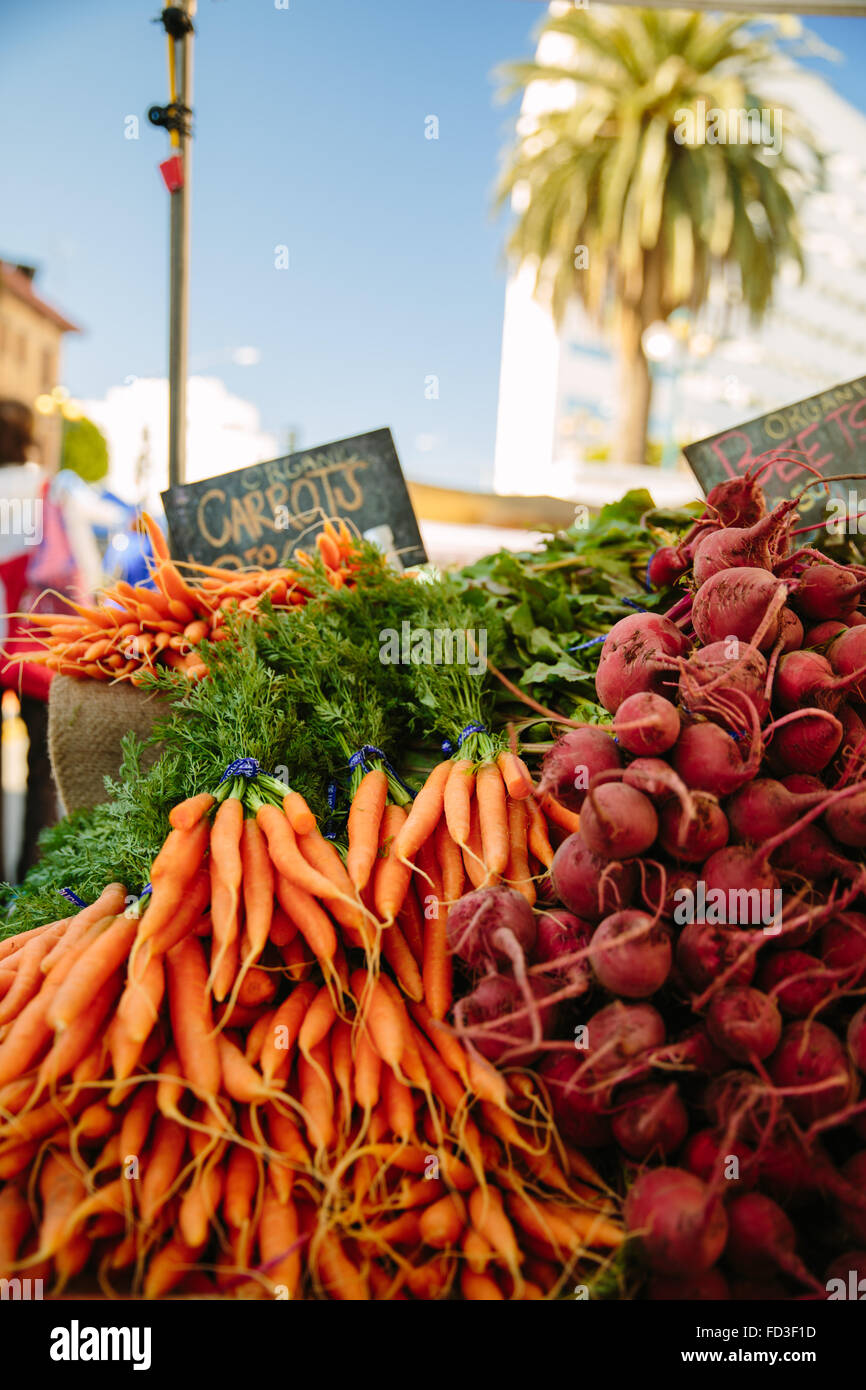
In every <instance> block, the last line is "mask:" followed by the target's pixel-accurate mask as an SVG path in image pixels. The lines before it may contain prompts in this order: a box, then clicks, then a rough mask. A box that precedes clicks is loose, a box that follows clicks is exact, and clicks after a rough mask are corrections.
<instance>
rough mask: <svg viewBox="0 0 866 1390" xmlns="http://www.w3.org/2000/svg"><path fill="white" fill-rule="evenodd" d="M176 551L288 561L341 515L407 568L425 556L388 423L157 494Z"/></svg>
mask: <svg viewBox="0 0 866 1390" xmlns="http://www.w3.org/2000/svg"><path fill="white" fill-rule="evenodd" d="M162 500H163V504H164V506H165V514H166V518H167V520H168V529H169V536H170V539H171V550H172V554H173V555H174V557H175V559H178V560H196V561H198V563H199V564H205V565H220V566H224V567H225V568H227V569H245V568H246V567H247V566H250V565H253V566H257V567H259V568H262V569H273V568H275V567H278V566H282V565H286V564H288V563H289V561H290V559H291V556H292V553H293V551H294V550H295V548H296V547H297V546H299V545H300V546H301V547H302V548H303V549H310V547H311V544H312V542H313V540H314V538H315V536H316V534H317V533H318V532H319V531H320V530H321V527H322V523H323V521H324V520H325V519H326V518H327V517H331V518H336V517H343V518H344V519H345V520H346V521H347V522H348V523H349V525H350V526H354V527H355V528H356V529H357V530H358V532H360V533H361V534H362V535H368V536H370V538H371V539H373V540H375V541H376V542H377V544H379V545H380V546H381V548H382V549H383V550H385V551H386V552H387V553H388V554H389V555H391V556H392V557H394V558H395V560H396V561H397V562H399V564H401V565H403V566H404V567H408V566H410V565H420V564H424V563H425V561H426V559H427V555H426V552H425V550H424V546H423V544H422V541H421V535H420V532H419V530H418V523H417V521H416V519H415V513H414V511H413V510H412V503H411V501H410V500H409V492H408V490H407V487H406V480H405V479H404V477H403V470H402V469H401V467H400V460H399V459H398V457H397V450H396V449H395V447H394V440H393V439H392V437H391V431H390V430H388V429H384V430H373V431H371V433H369V434H359V435H357V436H356V437H355V438H353V439H339V440H336V441H335V442H334V443H333V444H323V445H321V446H320V447H319V448H316V449H304V450H302V451H301V452H299V453H296V454H288V455H286V457H285V458H278V459H271V460H269V462H267V463H256V464H253V465H252V467H250V468H240V469H238V470H237V471H236V472H234V473H223V474H221V475H220V476H219V477H215V478H205V479H203V480H202V481H201V482H197V483H184V484H182V485H181V486H180V487H174V488H169V490H168V491H167V492H164V493H162Z"/></svg>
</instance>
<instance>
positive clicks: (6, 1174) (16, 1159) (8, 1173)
mask: <svg viewBox="0 0 866 1390" xmlns="http://www.w3.org/2000/svg"><path fill="white" fill-rule="evenodd" d="M38 1152H39V1145H38V1144H37V1143H22V1144H13V1145H12V1146H11V1147H9V1148H5V1149H4V1150H3V1152H2V1153H0V1181H3V1182H6V1181H7V1180H8V1179H9V1178H17V1177H18V1175H19V1174H20V1173H25V1172H28V1171H29V1170H30V1168H31V1165H32V1163H33V1160H34V1158H35V1157H36V1155H37V1153H38Z"/></svg>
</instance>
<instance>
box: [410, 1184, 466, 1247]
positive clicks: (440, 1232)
mask: <svg viewBox="0 0 866 1390" xmlns="http://www.w3.org/2000/svg"><path fill="white" fill-rule="evenodd" d="M476 1190H477V1189H476ZM418 1225H419V1229H420V1232H421V1236H422V1238H423V1241H424V1244H425V1245H432V1247H433V1249H434V1250H448V1249H449V1248H450V1247H452V1246H454V1245H456V1244H457V1242H458V1241H459V1239H460V1235H461V1232H462V1231H463V1228H464V1226H465V1225H466V1206H465V1204H464V1202H463V1199H462V1197H460V1196H459V1195H458V1193H456V1192H449V1193H448V1195H447V1196H446V1197H440V1198H439V1200H438V1202H432V1203H431V1204H430V1206H429V1207H427V1209H426V1211H425V1212H424V1213H423V1215H422V1216H421V1219H420V1221H419V1223H418Z"/></svg>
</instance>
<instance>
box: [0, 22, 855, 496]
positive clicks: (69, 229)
mask: <svg viewBox="0 0 866 1390" xmlns="http://www.w3.org/2000/svg"><path fill="white" fill-rule="evenodd" d="M158 8H159V6H158V4H157V3H154V0H122V3H120V0H76V3H74V4H69V3H68V0H37V3H34V4H31V5H14V6H13V5H12V4H8V5H6V6H3V11H4V12H3V14H2V18H0V32H2V38H3V50H2V53H0V91H2V93H3V119H2V136H0V139H2V148H0V208H2V214H0V254H3V255H8V256H13V257H17V258H20V259H24V260H31V261H33V262H34V263H37V264H38V265H40V267H41V273H40V279H39V282H38V283H39V285H40V286H41V288H42V289H43V291H44V293H45V294H46V295H47V296H49V297H50V298H52V299H53V300H54V301H56V302H57V303H58V304H59V305H60V306H61V307H63V308H64V309H65V310H66V311H67V312H68V313H69V314H70V315H71V316H72V317H73V318H74V319H75V320H76V321H77V322H79V323H81V324H82V325H83V326H84V327H85V329H86V333H85V334H83V335H82V336H81V337H80V338H72V339H69V340H67V350H66V366H65V371H64V376H65V384H66V385H68V386H69V388H70V389H71V390H72V391H73V393H74V394H75V395H78V396H83V397H93V396H102V395H103V394H104V393H105V391H106V390H107V389H108V388H109V387H110V386H112V385H117V384H119V383H120V382H122V381H123V379H124V377H126V376H128V375H134V376H146V375H164V374H165V370H166V368H165V361H166V346H165V339H166V327H165V296H166V287H167V246H166V243H167V213H168V207H167V202H168V195H167V193H166V192H165V191H164V188H163V185H162V181H161V179H160V177H159V173H158V169H157V165H158V163H159V162H160V160H162V159H164V158H165V157H166V155H167V153H168V148H167V137H166V136H165V134H164V132H162V131H158V130H155V129H153V128H152V127H150V126H148V125H147V123H146V120H145V119H144V113H145V112H146V109H147V107H148V106H149V105H150V104H151V103H152V102H154V101H158V102H163V101H165V100H166V99H167V79H166V70H165V42H164V38H163V34H162V29H161V27H160V26H158V25H155V24H151V23H150V20H151V19H152V17H153V15H154V14H155V13H157V12H158ZM543 8H544V7H543V6H542V5H540V4H538V3H535V0H327V2H326V0H290V8H289V9H288V10H278V9H276V8H275V5H274V2H273V0H200V2H199V13H198V18H197V28H198V37H197V41H196V91H195V109H196V121H197V126H196V142H195V150H194V181H195V182H194V204H193V223H192V231H193V272H192V288H191V319H190V360H191V366H192V367H193V369H196V368H198V369H199V370H202V371H204V372H206V373H209V374H214V375H218V376H220V377H221V378H222V379H223V380H224V381H225V382H226V385H227V386H228V387H229V389H230V390H232V391H235V392H237V393H238V394H240V395H242V396H244V397H246V398H247V399H250V400H252V401H253V402H254V403H255V404H256V405H257V406H258V407H259V409H260V410H261V414H262V423H263V425H264V426H265V427H266V428H267V429H270V430H273V431H275V432H276V433H278V434H280V435H282V434H283V432H284V431H285V430H286V429H287V427H289V426H294V427H295V428H297V429H298V430H299V435H300V442H301V443H302V444H304V445H312V444H316V443H321V442H324V441H325V440H328V439H336V438H340V437H342V436H344V435H350V434H355V433H360V432H363V431H366V430H369V429H373V428H376V427H378V426H380V425H383V424H389V425H391V426H392V428H393V430H394V434H395V437H396V440H397V446H398V450H399V452H400V454H401V457H402V459H403V463H404V466H405V467H406V471H407V472H408V473H409V474H410V475H412V476H416V477H426V478H428V479H429V480H431V481H439V482H443V483H449V482H450V483H458V484H462V485H464V486H478V485H479V484H480V483H482V482H483V481H484V480H485V479H488V478H489V476H490V471H491V466H492V459H493V446H494V438H495V423H496V397H497V384H498V373H499V354H500V342H501V328H502V312H503V294H504V262H503V252H502V246H503V240H504V233H505V223H504V221H503V219H502V218H500V219H498V220H497V219H495V218H494V217H493V216H492V214H491V202H492V196H491V195H492V190H493V186H494V183H495V179H496V172H497V168H498V161H499V157H500V154H501V151H502V149H503V147H504V145H505V143H506V141H507V138H508V135H509V131H510V129H511V128H512V125H513V117H514V110H515V108H514V105H513V104H512V106H511V107H503V106H502V105H499V104H497V103H496V102H495V101H494V100H493V93H494V83H493V81H492V76H491V75H492V72H493V70H494V69H495V68H496V67H497V65H498V64H500V63H502V62H504V61H507V60H508V59H510V58H520V57H525V56H527V55H528V54H529V53H530V52H531V51H532V47H533V45H532V41H531V35H532V33H533V30H534V27H535V25H536V24H537V23H538V21H539V19H540V17H541V15H542V13H543ZM810 27H812V28H813V29H814V30H815V31H816V32H818V33H819V34H820V35H821V36H822V37H823V38H825V39H826V40H827V41H828V42H829V43H831V44H834V45H836V46H837V47H838V48H839V49H841V50H842V51H843V52H844V54H845V58H846V61H845V62H844V64H842V65H833V67H832V68H831V67H829V66H828V65H827V64H824V63H821V64H819V66H820V67H821V68H822V69H824V70H826V71H827V73H828V75H829V76H830V78H831V80H832V81H833V82H834V85H836V86H837V87H838V89H839V90H840V91H841V92H842V93H843V95H845V96H847V97H848V98H849V99H850V100H852V101H854V102H856V103H857V104H858V105H861V106H866V96H864V90H863V83H862V71H863V65H864V61H866V19H864V20H841V19H824V20H816V21H810ZM431 114H433V115H436V116H437V117H438V120H439V139H438V140H427V139H425V135H424V132H425V118H426V117H427V116H428V115H431ZM129 115H137V116H139V118H140V119H141V129H140V138H139V139H138V140H128V139H125V138H124V121H125V118H126V117H127V116H129ZM278 245H286V246H288V248H289V255H290V267H289V270H288V271H278V270H276V269H275V267H274V248H275V247H276V246H278ZM243 345H252V346H254V347H256V348H258V349H260V351H261V361H260V362H259V364H258V365H257V366H254V367H249V368H243V367H240V366H235V365H232V364H231V363H230V362H229V361H228V360H227V357H228V354H229V353H230V351H231V350H232V349H233V348H237V347H239V346H243ZM431 375H435V376H437V377H438V378H439V399H438V400H429V399H427V398H426V397H425V381H426V379H427V378H428V377H429V376H431ZM424 436H432V441H433V447H432V449H430V450H428V451H424V450H422V449H419V447H418V444H419V440H423V437H424Z"/></svg>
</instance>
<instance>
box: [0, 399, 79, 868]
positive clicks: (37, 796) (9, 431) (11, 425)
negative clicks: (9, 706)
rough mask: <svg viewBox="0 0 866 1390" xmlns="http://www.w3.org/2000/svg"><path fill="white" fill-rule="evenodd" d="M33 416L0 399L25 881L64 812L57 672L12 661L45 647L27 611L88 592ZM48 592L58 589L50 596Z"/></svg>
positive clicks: (2, 519)
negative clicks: (54, 744) (39, 451)
mask: <svg viewBox="0 0 866 1390" xmlns="http://www.w3.org/2000/svg"><path fill="white" fill-rule="evenodd" d="M34 448H35V444H34V439H33V416H32V413H31V411H30V410H29V408H28V407H27V406H26V405H24V404H23V403H22V402H21V401H13V400H0V644H2V652H3V656H4V657H5V658H7V659H6V660H5V661H4V662H3V663H2V668H0V684H2V685H3V686H4V687H6V688H8V689H11V690H15V691H17V692H18V694H19V698H20V701H21V717H22V718H23V720H24V723H25V724H26V726H27V735H28V738H29V741H30V747H29V753H28V758H27V799H26V803H25V811H24V835H23V843H22V851H21V856H20V859H19V862H18V865H17V866H13V867H12V868H11V869H10V876H11V877H12V879H13V880H14V881H16V882H20V880H21V879H22V878H23V876H24V874H25V873H26V872H27V870H28V869H29V868H30V866H31V864H33V863H34V862H35V859H36V841H37V839H38V836H39V832H40V831H41V830H42V829H43V828H44V827H45V826H48V825H53V824H54V823H55V821H56V820H57V816H58V798H57V788H56V786H55V783H54V777H53V775H52V772H51V762H50V759H49V756H48V691H49V687H50V684H51V678H52V673H51V672H50V671H48V670H46V669H45V667H43V666H39V665H36V664H35V663H33V662H28V661H20V660H18V659H16V660H10V659H9V658H12V657H16V658H20V656H21V655H22V654H23V653H25V652H26V651H28V650H36V649H37V647H38V644H37V643H36V642H35V641H33V640H32V639H28V638H27V637H25V636H24V633H25V631H26V627H27V617H26V615H27V613H28V612H30V610H31V609H32V608H33V607H34V606H35V605H36V603H37V601H39V602H40V607H41V608H43V609H44V608H46V607H54V608H58V609H62V608H63V606H64V605H63V604H62V602H61V601H60V596H62V595H64V594H66V595H70V596H71V595H73V594H74V595H75V596H76V597H81V596H82V575H81V569H80V566H79V564H78V561H77V559H76V556H75V553H74V551H73V548H72V546H71V544H70V541H69V535H68V533H67V527H66V521H65V517H64V512H65V510H66V507H65V504H64V503H62V502H60V501H58V500H57V499H56V498H55V497H54V496H52V480H51V479H50V478H49V477H48V475H47V474H46V473H45V470H44V469H43V468H41V467H40V466H39V465H38V464H37V463H35V462H33V461H32V459H31V454H32V452H33V450H34ZM45 590H50V591H52V593H51V594H49V595H44V591H45Z"/></svg>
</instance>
